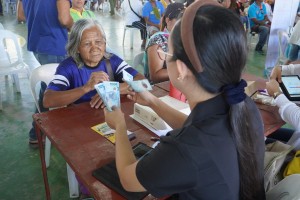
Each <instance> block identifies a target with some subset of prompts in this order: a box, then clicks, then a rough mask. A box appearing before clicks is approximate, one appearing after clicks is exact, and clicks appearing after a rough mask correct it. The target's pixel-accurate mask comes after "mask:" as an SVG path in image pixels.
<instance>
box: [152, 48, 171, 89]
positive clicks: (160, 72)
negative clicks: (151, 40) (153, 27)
mask: <svg viewBox="0 0 300 200" xmlns="http://www.w3.org/2000/svg"><path fill="white" fill-rule="evenodd" d="M157 47H158V45H152V46H150V47H149V48H148V49H147V55H148V66H149V75H150V79H151V81H153V82H154V83H157V82H162V81H167V80H169V75H168V72H167V69H166V68H163V65H164V61H163V60H162V59H160V58H159V56H158V54H157Z"/></svg>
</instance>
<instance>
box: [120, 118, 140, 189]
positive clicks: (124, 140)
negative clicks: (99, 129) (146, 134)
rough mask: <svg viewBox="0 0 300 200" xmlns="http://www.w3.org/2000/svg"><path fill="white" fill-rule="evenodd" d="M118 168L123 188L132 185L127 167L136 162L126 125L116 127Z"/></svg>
mask: <svg viewBox="0 0 300 200" xmlns="http://www.w3.org/2000/svg"><path fill="white" fill-rule="evenodd" d="M115 135H116V145H115V146H116V166H117V170H118V174H119V177H120V181H121V183H122V185H123V187H126V186H128V185H130V183H128V178H127V173H126V171H127V167H129V166H130V165H132V164H133V163H135V162H136V158H135V156H134V154H133V151H132V148H131V144H130V142H129V139H128V136H127V127H126V125H125V124H124V123H121V124H119V125H118V126H117V127H116V134H115Z"/></svg>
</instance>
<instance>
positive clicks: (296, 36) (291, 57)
mask: <svg viewBox="0 0 300 200" xmlns="http://www.w3.org/2000/svg"><path fill="white" fill-rule="evenodd" d="M289 45H290V46H289V50H288V61H287V63H286V64H289V63H291V62H293V61H296V60H300V20H299V21H298V22H297V24H296V25H295V26H294V30H293V32H292V34H291V38H290V40H289Z"/></svg>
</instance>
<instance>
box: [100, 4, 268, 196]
mask: <svg viewBox="0 0 300 200" xmlns="http://www.w3.org/2000/svg"><path fill="white" fill-rule="evenodd" d="M168 42H169V43H168V46H169V51H168V53H166V54H165V59H166V62H167V70H168V74H169V77H170V81H171V82H172V84H173V86H175V87H176V88H177V89H178V90H180V91H181V92H182V93H183V94H184V95H185V97H186V98H187V100H188V103H189V105H190V108H191V113H190V115H189V116H185V115H184V114H182V113H180V112H178V111H176V110H174V109H172V108H170V107H169V106H167V105H166V104H164V103H163V102H162V101H160V100H159V99H158V98H156V97H155V96H153V95H152V94H151V93H149V92H148V91H147V92H142V93H136V92H134V91H132V90H131V89H130V88H129V94H128V98H130V99H132V100H134V101H136V102H138V103H140V104H142V105H146V106H149V107H151V108H152V109H153V110H154V111H155V112H156V113H157V114H158V115H159V116H161V117H162V118H163V119H164V120H165V121H166V122H167V123H168V124H169V125H170V126H171V127H172V128H173V131H171V132H169V133H168V134H167V136H164V137H161V139H160V143H159V144H158V145H157V146H156V147H155V149H154V150H152V151H151V152H150V153H149V154H147V155H146V156H144V157H143V158H142V159H140V160H136V158H135V157H134V155H133V152H132V150H131V145H130V142H129V141H128V137H127V134H126V130H127V127H126V123H125V120H124V116H123V114H122V111H121V109H119V108H116V109H114V111H113V112H107V111H106V110H105V115H106V121H107V122H108V124H109V125H110V126H111V127H112V128H114V129H116V133H117V134H116V164H117V170H118V173H119V176H120V180H121V183H122V185H123V187H124V188H125V189H126V190H128V191H145V190H147V191H149V192H150V193H151V194H152V195H154V196H155V197H163V196H167V195H173V196H176V198H178V199H183V200H189V199H195V200H196V199H197V200H199V199H205V200H206V199H218V200H222V199H224V200H225V199H228V200H238V199H241V200H253V199H255V200H261V199H265V192H264V186H263V180H264V179H263V161H264V135H263V124H262V119H261V116H260V113H259V111H258V109H257V107H256V105H255V103H254V102H253V101H252V100H251V98H249V97H248V96H247V95H246V94H245V92H244V87H246V82H245V81H244V80H243V79H241V74H242V72H243V69H244V66H245V63H246V55H247V43H246V35H245V31H244V27H243V26H242V24H241V22H240V19H239V17H238V16H236V15H235V14H233V13H232V12H231V11H229V10H228V9H226V8H223V7H221V6H220V5H219V4H218V3H217V2H215V1H210V0H198V1H195V2H194V3H193V4H192V5H190V6H189V7H188V8H187V9H186V11H185V12H184V14H183V17H182V19H181V20H179V21H178V22H177V23H176V24H175V26H174V28H173V31H172V32H171V35H170V37H169V41H168ZM236 55H239V56H236Z"/></svg>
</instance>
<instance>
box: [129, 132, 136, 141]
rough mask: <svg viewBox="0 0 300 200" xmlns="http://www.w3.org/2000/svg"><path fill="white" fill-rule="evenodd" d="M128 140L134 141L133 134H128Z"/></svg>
mask: <svg viewBox="0 0 300 200" xmlns="http://www.w3.org/2000/svg"><path fill="white" fill-rule="evenodd" d="M128 139H129V141H131V140H134V139H135V134H134V133H131V134H129V135H128Z"/></svg>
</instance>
